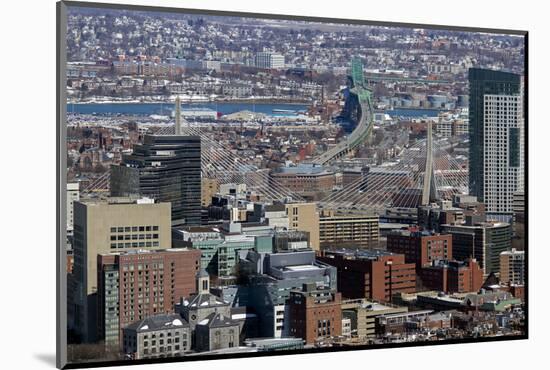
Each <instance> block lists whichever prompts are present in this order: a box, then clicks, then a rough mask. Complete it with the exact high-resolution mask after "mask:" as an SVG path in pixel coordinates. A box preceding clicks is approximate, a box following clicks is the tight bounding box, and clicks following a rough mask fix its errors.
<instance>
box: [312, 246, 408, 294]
mask: <svg viewBox="0 0 550 370" xmlns="http://www.w3.org/2000/svg"><path fill="white" fill-rule="evenodd" d="M318 260H320V261H322V262H324V263H327V264H329V265H332V266H334V267H336V269H337V271H338V273H337V284H338V291H339V292H341V293H342V296H343V297H345V298H368V299H375V300H379V301H384V302H389V301H391V297H392V295H393V294H395V293H400V292H402V293H414V292H415V291H416V268H415V264H414V263H405V256H404V255H402V254H394V253H390V252H386V251H381V250H358V251H354V252H350V251H346V250H337V251H325V252H323V255H322V256H320V257H318Z"/></svg>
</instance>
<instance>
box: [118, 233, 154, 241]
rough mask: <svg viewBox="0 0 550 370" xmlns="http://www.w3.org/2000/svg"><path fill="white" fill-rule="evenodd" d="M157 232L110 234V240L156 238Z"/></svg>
mask: <svg viewBox="0 0 550 370" xmlns="http://www.w3.org/2000/svg"><path fill="white" fill-rule="evenodd" d="M158 238H159V234H119V235H111V241H116V240H145V239H147V240H150V239H158Z"/></svg>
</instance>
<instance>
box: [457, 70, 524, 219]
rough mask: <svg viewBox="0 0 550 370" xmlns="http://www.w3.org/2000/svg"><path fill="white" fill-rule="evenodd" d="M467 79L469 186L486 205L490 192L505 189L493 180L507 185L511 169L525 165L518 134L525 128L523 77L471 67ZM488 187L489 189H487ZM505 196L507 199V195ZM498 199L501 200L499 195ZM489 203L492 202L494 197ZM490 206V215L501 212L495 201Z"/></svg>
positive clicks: (473, 193)
mask: <svg viewBox="0 0 550 370" xmlns="http://www.w3.org/2000/svg"><path fill="white" fill-rule="evenodd" d="M468 80H469V84H470V99H469V100H470V109H469V115H470V127H469V135H470V149H469V159H470V161H469V163H470V165H469V172H470V173H469V180H470V181H469V182H470V183H469V187H470V193H471V194H472V195H475V196H476V197H477V198H478V200H479V201H481V202H486V200H487V199H486V195H487V194H488V193H489V192H496V191H498V192H499V193H500V191H502V190H503V189H500V190H499V189H498V188H500V187H501V186H500V185H499V186H496V183H495V182H494V181H496V180H498V181H501V182H503V183H504V182H507V183H508V172H509V171H508V169H509V168H517V167H519V166H520V164H521V162H523V161H522V158H520V155H519V153H520V141H521V140H520V137H521V135H522V134H521V132H518V131H516V130H520V127H519V126H522V123H520V121H521V117H522V113H521V110H522V109H521V107H522V104H523V102H522V98H521V96H520V76H519V75H517V74H513V73H508V72H500V71H492V70H486V69H479V68H470V70H469V76H468ZM505 100H506V104H504V101H505ZM510 121H511V122H510ZM486 135H487V137H486ZM487 176H490V177H491V180H490V181H489V183H487V181H486V178H487ZM498 177H501V179H498ZM503 177H506V178H507V179H506V180H505V179H503ZM486 185H487V186H489V188H488V189H486ZM502 186H504V185H502ZM506 189H508V186H507V187H506ZM502 194H503V196H505V195H504V194H505V193H502ZM506 194H507V192H506ZM498 196H499V197H500V194H499V195H498ZM489 200H490V202H492V200H491V198H489ZM497 203H498V202H497ZM491 204H492V206H493V209H492V210H490V209H489V205H488V207H487V212H488V213H491V212H495V213H498V212H499V208H494V206H495V203H494V202H493V203H491Z"/></svg>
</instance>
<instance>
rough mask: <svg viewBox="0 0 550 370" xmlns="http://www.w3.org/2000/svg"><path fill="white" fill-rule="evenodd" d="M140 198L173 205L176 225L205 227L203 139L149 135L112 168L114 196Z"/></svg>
mask: <svg viewBox="0 0 550 370" xmlns="http://www.w3.org/2000/svg"><path fill="white" fill-rule="evenodd" d="M132 194H140V195H143V196H147V197H150V198H154V199H156V200H159V201H161V202H170V203H171V204H172V225H175V226H177V225H200V223H201V141H200V137H199V136H181V135H146V136H145V138H144V140H143V144H138V145H135V146H134V151H133V153H132V154H130V155H126V156H123V161H122V164H121V165H114V166H112V167H111V195H112V196H128V195H132Z"/></svg>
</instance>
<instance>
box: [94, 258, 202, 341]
mask: <svg viewBox="0 0 550 370" xmlns="http://www.w3.org/2000/svg"><path fill="white" fill-rule="evenodd" d="M199 268H200V251H199V250H194V249H187V248H178V249H166V250H153V251H149V250H147V251H145V250H139V251H130V252H126V253H110V254H100V255H98V259H97V281H98V334H99V337H100V338H102V339H104V340H105V343H106V344H110V345H118V344H119V339H120V335H121V329H122V328H124V327H125V326H127V325H129V324H131V323H133V322H135V321H138V320H142V319H145V318H146V317H148V316H150V315H155V314H160V313H173V312H174V305H175V304H176V302H178V301H179V299H180V298H182V297H187V296H189V295H190V294H192V293H195V291H196V286H195V274H196V273H197V271H199Z"/></svg>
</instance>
